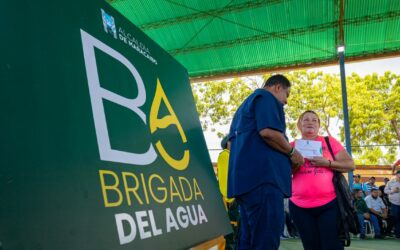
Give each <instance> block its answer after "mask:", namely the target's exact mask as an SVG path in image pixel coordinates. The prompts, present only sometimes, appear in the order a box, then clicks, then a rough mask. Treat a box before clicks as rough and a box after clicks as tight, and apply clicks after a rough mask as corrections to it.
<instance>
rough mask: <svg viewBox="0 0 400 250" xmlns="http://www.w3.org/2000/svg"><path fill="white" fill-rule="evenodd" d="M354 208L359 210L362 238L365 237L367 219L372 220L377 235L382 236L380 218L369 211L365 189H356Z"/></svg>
mask: <svg viewBox="0 0 400 250" xmlns="http://www.w3.org/2000/svg"><path fill="white" fill-rule="evenodd" d="M354 208H355V209H356V211H357V215H358V221H359V222H360V238H361V239H365V220H369V221H371V224H372V226H373V227H374V231H375V237H377V238H381V237H382V236H381V229H380V227H379V223H378V218H376V216H375V215H371V214H370V213H369V208H368V206H367V204H366V203H365V200H364V199H363V191H362V190H360V189H354Z"/></svg>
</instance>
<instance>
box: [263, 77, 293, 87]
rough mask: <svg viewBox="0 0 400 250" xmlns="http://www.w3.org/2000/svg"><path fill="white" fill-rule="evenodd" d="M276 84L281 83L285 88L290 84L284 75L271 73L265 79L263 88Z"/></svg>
mask: <svg viewBox="0 0 400 250" xmlns="http://www.w3.org/2000/svg"><path fill="white" fill-rule="evenodd" d="M278 84H279V85H281V86H282V87H284V88H285V89H286V88H289V87H290V86H291V84H290V81H289V80H288V79H287V78H286V77H285V76H283V75H279V74H277V75H273V76H271V77H270V78H268V79H267V80H266V81H265V83H264V85H263V88H265V87H272V86H274V85H278Z"/></svg>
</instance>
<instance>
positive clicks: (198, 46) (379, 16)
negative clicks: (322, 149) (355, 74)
mask: <svg viewBox="0 0 400 250" xmlns="http://www.w3.org/2000/svg"><path fill="white" fill-rule="evenodd" d="M109 2H110V4H111V5H112V6H113V7H114V8H116V9H117V10H118V11H119V12H121V13H122V14H123V15H124V16H126V17H127V18H128V19H129V20H130V21H132V23H134V24H135V25H137V26H138V27H139V28H141V29H142V30H143V31H144V32H145V33H146V34H147V35H148V36H150V37H151V38H152V39H153V40H154V41H156V42H157V43H158V44H159V45H160V46H161V47H163V48H164V49H165V50H166V51H168V52H169V53H170V54H171V55H172V56H174V57H175V58H176V59H177V60H178V61H179V62H180V63H182V64H183V65H184V66H185V67H186V68H187V69H188V71H189V75H190V77H191V78H192V79H196V78H202V79H205V78H214V77H223V76H234V75H238V74H250V73H260V72H265V71H271V70H281V69H290V68H296V67H305V66H314V65H323V64H333V63H336V62H337V61H338V57H337V52H336V48H337V46H338V45H339V44H341V41H343V43H344V44H345V47H346V52H345V53H346V60H347V61H348V60H364V59H368V58H377V57H384V56H394V55H400V1H399V0H347V1H345V0H254V1H246V0H186V1H179V0H114V1H109Z"/></svg>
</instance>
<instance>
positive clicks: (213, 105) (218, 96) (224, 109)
mask: <svg viewBox="0 0 400 250" xmlns="http://www.w3.org/2000/svg"><path fill="white" fill-rule="evenodd" d="M192 88H193V94H194V99H195V101H196V106H197V112H198V113H199V117H200V121H201V124H202V127H203V130H207V129H210V130H211V131H213V132H214V131H216V126H217V125H227V124H230V122H231V120H232V117H233V115H234V114H235V112H236V110H237V108H238V107H239V105H240V104H241V103H242V102H243V100H244V99H245V98H246V97H247V96H249V95H250V94H251V93H252V92H253V91H254V90H255V89H256V88H258V86H257V83H256V82H255V81H247V82H245V81H244V80H243V79H241V78H235V79H233V80H232V81H229V82H228V81H212V82H206V83H195V84H192ZM225 132H226V131H225ZM217 134H218V136H219V137H223V135H224V133H223V132H221V131H217Z"/></svg>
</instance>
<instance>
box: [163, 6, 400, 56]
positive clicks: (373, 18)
mask: <svg viewBox="0 0 400 250" xmlns="http://www.w3.org/2000/svg"><path fill="white" fill-rule="evenodd" d="M398 17H400V10H397V11H390V12H385V13H380V14H376V15H367V16H362V17H357V18H352V19H347V20H343V24H342V26H345V25H362V24H364V23H366V22H367V23H371V22H381V21H384V20H385V21H387V20H389V19H395V18H398ZM338 25H339V21H333V22H329V23H323V24H318V25H311V26H307V27H303V28H299V29H290V30H284V31H279V32H270V33H267V32H266V33H265V34H262V35H256V36H250V37H246V38H238V39H232V40H225V41H220V42H216V43H208V44H201V45H196V46H190V47H186V48H179V49H171V50H168V52H169V53H170V54H172V55H174V56H177V55H181V54H188V53H191V52H198V51H203V50H209V49H220V48H226V47H231V46H234V45H237V44H250V43H254V42H257V41H264V40H265V41H266V40H269V39H273V38H277V39H285V38H288V37H291V36H294V35H303V34H306V33H309V32H318V31H324V30H326V29H329V28H334V27H337V26H338ZM343 36H344V33H343ZM340 39H344V37H341V38H340ZM340 41H342V40H340ZM334 54H336V52H334Z"/></svg>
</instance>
